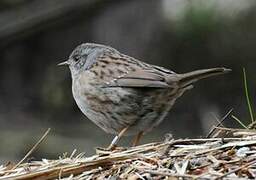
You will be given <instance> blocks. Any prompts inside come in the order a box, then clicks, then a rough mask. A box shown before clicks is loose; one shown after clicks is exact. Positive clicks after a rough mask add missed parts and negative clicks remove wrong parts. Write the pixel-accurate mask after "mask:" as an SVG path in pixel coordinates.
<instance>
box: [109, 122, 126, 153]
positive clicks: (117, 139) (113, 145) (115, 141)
mask: <svg viewBox="0 0 256 180" xmlns="http://www.w3.org/2000/svg"><path fill="white" fill-rule="evenodd" d="M128 129H129V126H127V127H125V128H123V129H122V130H121V131H120V132H119V134H118V135H116V136H115V137H114V139H113V140H112V142H111V144H110V145H109V146H108V148H107V150H113V149H114V148H115V147H116V144H117V143H118V141H119V140H120V138H121V137H122V136H123V135H124V133H125V132H126V131H127V130H128Z"/></svg>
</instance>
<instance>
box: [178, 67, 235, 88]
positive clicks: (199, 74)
mask: <svg viewBox="0 0 256 180" xmlns="http://www.w3.org/2000/svg"><path fill="white" fill-rule="evenodd" d="M230 71H231V69H226V68H212V69H202V70H196V71H192V72H188V73H184V74H180V80H179V84H180V86H181V87H186V86H189V85H191V84H193V83H194V82H196V81H198V80H200V79H204V78H208V77H211V76H216V75H220V74H225V73H228V72H230Z"/></svg>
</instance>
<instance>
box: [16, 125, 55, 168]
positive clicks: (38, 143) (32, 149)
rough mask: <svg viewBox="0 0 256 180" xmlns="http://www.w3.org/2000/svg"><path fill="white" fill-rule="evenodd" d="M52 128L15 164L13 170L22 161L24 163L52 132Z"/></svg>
mask: <svg viewBox="0 0 256 180" xmlns="http://www.w3.org/2000/svg"><path fill="white" fill-rule="evenodd" d="M50 130H51V128H48V129H47V131H46V132H45V133H44V135H43V136H42V137H41V138H40V139H39V141H38V142H37V143H36V144H35V145H34V146H33V147H32V148H31V149H30V150H29V151H28V153H27V154H26V155H25V156H24V157H23V158H22V159H21V160H20V161H19V162H18V163H17V164H16V165H15V166H13V168H12V169H11V170H14V169H16V168H17V167H18V166H19V165H20V164H21V163H23V162H24V161H25V160H26V159H27V158H28V157H29V156H30V155H31V154H32V153H33V152H34V151H35V149H36V148H37V147H38V146H39V145H40V144H41V143H42V141H43V140H44V139H45V137H46V136H47V135H48V133H49V132H50Z"/></svg>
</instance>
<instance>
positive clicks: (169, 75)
mask: <svg viewBox="0 0 256 180" xmlns="http://www.w3.org/2000/svg"><path fill="white" fill-rule="evenodd" d="M59 65H68V66H69V68H70V71H71V75H72V92H73V96H74V99H75V101H76V103H77V105H78V107H79V108H80V110H81V111H82V112H83V113H84V114H85V115H86V116H87V117H88V118H89V119H90V120H91V121H93V122H94V123H95V124H96V125H98V126H99V127H100V128H102V129H103V130H104V131H105V132H107V133H111V134H115V135H116V137H115V138H114V139H113V141H112V143H111V144H110V146H109V148H110V149H111V148H112V147H114V146H115V145H116V144H117V142H118V140H119V139H120V137H121V136H123V135H136V136H135V138H134V141H133V144H134V145H136V144H137V143H138V141H139V139H140V137H141V136H142V134H144V133H146V132H149V131H151V130H152V129H153V128H154V127H156V126H157V125H159V123H161V122H162V121H163V119H164V117H165V116H166V115H167V113H168V111H169V110H170V109H171V107H172V106H173V104H174V103H175V101H176V99H177V98H179V97H180V96H181V95H182V94H183V93H184V92H185V91H187V90H189V89H191V88H192V87H193V84H194V82H196V81H198V80H200V79H203V78H207V77H210V76H215V75H219V74H224V73H226V72H229V71H230V70H229V69H225V68H212V69H203V70H197V71H192V72H189V73H185V74H177V73H175V72H173V71H171V70H168V69H165V68H163V67H159V66H155V65H150V64H147V63H144V62H142V61H139V60H137V59H135V58H132V57H130V56H127V55H124V54H122V53H120V52H119V51H117V50H116V49H114V48H111V47H109V46H104V45H100V44H93V43H86V44H81V45H79V46H78V47H76V48H75V49H74V51H73V52H72V53H71V55H70V57H69V59H68V60H67V61H65V62H62V63H60V64H59Z"/></svg>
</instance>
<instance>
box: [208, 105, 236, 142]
mask: <svg viewBox="0 0 256 180" xmlns="http://www.w3.org/2000/svg"><path fill="white" fill-rule="evenodd" d="M232 111H233V108H232V109H230V110H229V111H228V112H227V114H226V115H225V116H224V117H223V118H221V120H220V121H219V119H218V118H217V117H216V116H214V117H215V118H216V120H217V121H218V122H219V123H218V124H217V125H216V126H215V127H214V128H212V129H211V131H210V132H209V133H208V135H207V136H206V138H209V137H210V136H211V135H212V133H213V132H214V131H215V129H216V127H219V126H220V125H222V123H223V122H224V121H225V119H226V118H227V117H228V116H229V115H230V114H231V113H232Z"/></svg>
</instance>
